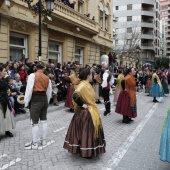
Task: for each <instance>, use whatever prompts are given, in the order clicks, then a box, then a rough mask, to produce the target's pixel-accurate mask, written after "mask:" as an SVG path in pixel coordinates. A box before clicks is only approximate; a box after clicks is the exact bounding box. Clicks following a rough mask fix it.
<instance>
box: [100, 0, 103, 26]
mask: <svg viewBox="0 0 170 170" xmlns="http://www.w3.org/2000/svg"><path fill="white" fill-rule="evenodd" d="M99 7H100V11H99V12H100V15H99V22H100V28H101V29H103V4H102V3H101V2H100V4H99Z"/></svg>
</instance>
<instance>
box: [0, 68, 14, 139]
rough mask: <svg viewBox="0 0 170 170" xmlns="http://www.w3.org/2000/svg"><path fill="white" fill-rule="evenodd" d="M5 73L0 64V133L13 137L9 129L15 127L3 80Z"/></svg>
mask: <svg viewBox="0 0 170 170" xmlns="http://www.w3.org/2000/svg"><path fill="white" fill-rule="evenodd" d="M5 74H6V71H5V68H3V66H2V65H0V133H4V132H5V134H6V136H9V137H13V134H12V133H11V132H10V131H11V130H12V129H14V128H15V122H14V116H13V113H12V108H11V105H10V102H9V99H8V95H7V84H6V81H5V80H4V77H5Z"/></svg>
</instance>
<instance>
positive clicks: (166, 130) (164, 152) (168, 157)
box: [159, 108, 170, 162]
mask: <svg viewBox="0 0 170 170" xmlns="http://www.w3.org/2000/svg"><path fill="white" fill-rule="evenodd" d="M159 155H160V159H161V160H162V161H167V162H170V108H169V109H168V112H167V115H166V118H165V121H164V125H163V129H162V134H161V141H160V149H159Z"/></svg>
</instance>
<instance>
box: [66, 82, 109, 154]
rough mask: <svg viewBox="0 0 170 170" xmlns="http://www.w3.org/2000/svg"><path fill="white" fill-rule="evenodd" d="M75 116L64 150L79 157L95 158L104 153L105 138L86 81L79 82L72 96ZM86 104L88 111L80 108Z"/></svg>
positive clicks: (93, 97)
mask: <svg viewBox="0 0 170 170" xmlns="http://www.w3.org/2000/svg"><path fill="white" fill-rule="evenodd" d="M73 99H74V106H75V114H74V116H73V118H72V120H71V123H70V125H69V128H68V131H67V134H66V138H65V141H64V146H63V147H64V148H65V149H67V150H68V152H70V153H73V154H80V156H81V157H93V156H94V157H97V156H98V155H99V154H103V153H105V146H106V142H105V138H104V132H103V127H102V122H101V119H100V115H99V111H98V108H97V105H96V103H95V102H96V98H95V93H94V90H93V88H92V86H91V85H90V84H89V83H88V82H87V81H81V82H80V84H79V85H78V87H77V89H76V90H75V92H74V94H73ZM83 104H87V105H88V106H89V107H88V109H84V108H82V107H81V106H82V105H83Z"/></svg>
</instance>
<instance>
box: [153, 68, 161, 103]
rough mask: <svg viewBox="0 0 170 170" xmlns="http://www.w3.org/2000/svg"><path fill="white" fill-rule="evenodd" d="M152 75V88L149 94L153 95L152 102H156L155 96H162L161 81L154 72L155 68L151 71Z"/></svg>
mask: <svg viewBox="0 0 170 170" xmlns="http://www.w3.org/2000/svg"><path fill="white" fill-rule="evenodd" d="M153 72H154V73H153V75H152V88H151V91H150V96H151V97H153V102H158V101H157V100H156V97H163V96H164V90H163V88H162V84H161V81H160V79H159V77H158V75H157V74H156V70H154V71H153Z"/></svg>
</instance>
